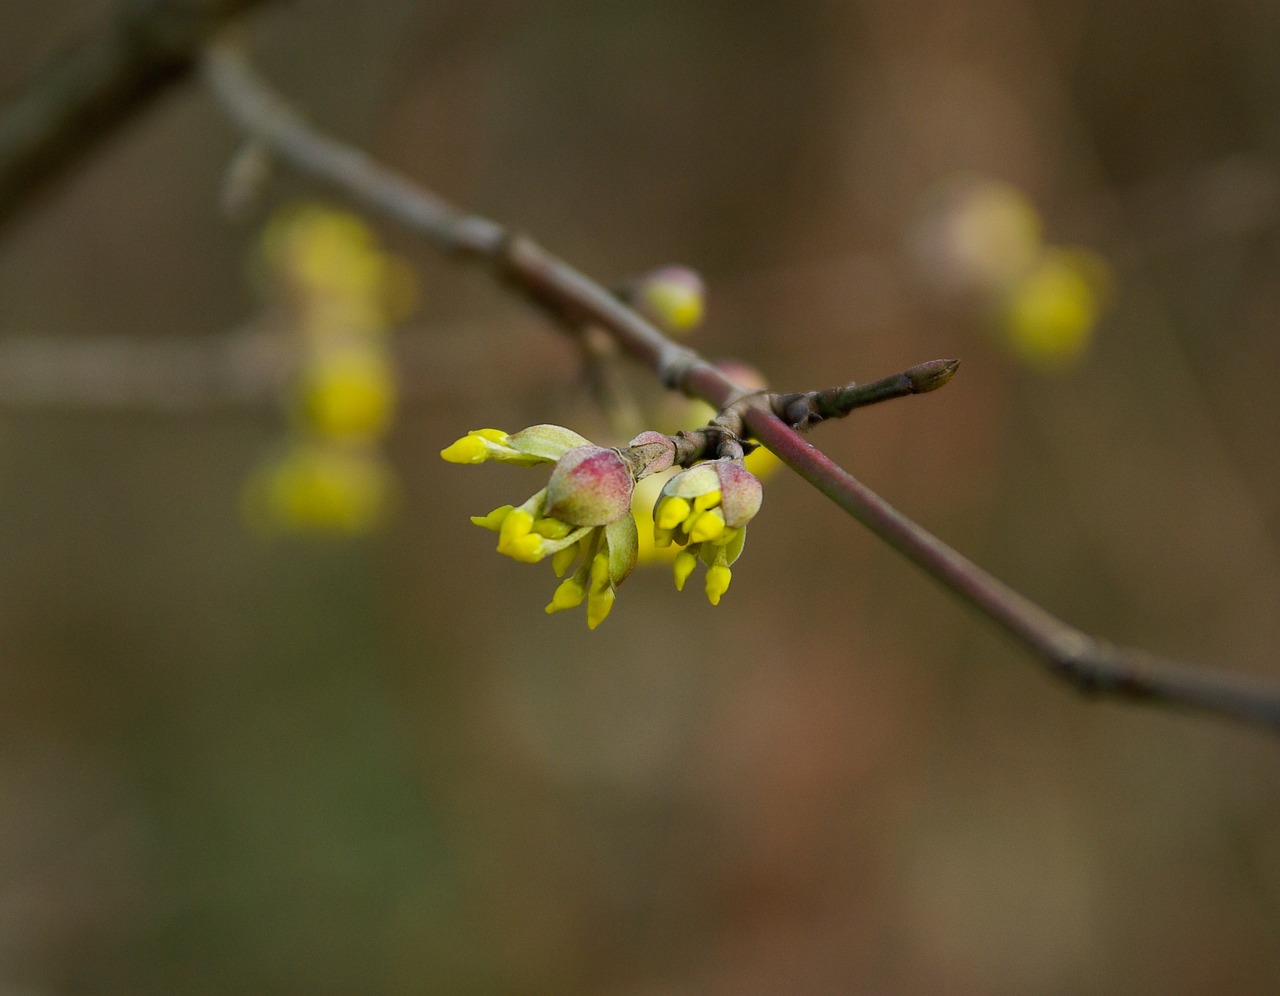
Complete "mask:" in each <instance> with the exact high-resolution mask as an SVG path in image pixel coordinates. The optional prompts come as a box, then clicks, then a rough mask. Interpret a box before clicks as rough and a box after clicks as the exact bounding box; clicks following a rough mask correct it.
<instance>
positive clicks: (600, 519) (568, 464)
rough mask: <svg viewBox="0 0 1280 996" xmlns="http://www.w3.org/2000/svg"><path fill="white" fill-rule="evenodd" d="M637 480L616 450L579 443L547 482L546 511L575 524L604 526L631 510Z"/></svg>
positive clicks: (551, 515)
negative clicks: (580, 444) (632, 495)
mask: <svg viewBox="0 0 1280 996" xmlns="http://www.w3.org/2000/svg"><path fill="white" fill-rule="evenodd" d="M634 487H635V479H634V478H633V477H632V476H631V468H630V467H628V466H627V463H626V461H625V460H623V459H622V455H621V454H620V453H619V452H618V451H617V450H610V449H605V448H604V447H603V446H591V445H588V446H577V447H574V448H573V449H571V450H569V451H568V452H567V453H565V454H564V456H562V457H561V458H560V460H559V462H558V463H557V464H556V468H555V470H553V471H552V472H551V480H549V481H548V482H547V506H546V514H547V515H548V516H550V517H551V518H555V519H560V520H561V521H563V522H568V523H572V524H573V525H575V526H605V525H608V524H609V523H610V522H614V521H616V520H618V519H620V518H621V517H622V516H624V515H626V514H628V513H629V512H630V511H631V491H632V489H633V488H634Z"/></svg>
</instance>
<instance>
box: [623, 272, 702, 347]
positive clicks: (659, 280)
mask: <svg viewBox="0 0 1280 996" xmlns="http://www.w3.org/2000/svg"><path fill="white" fill-rule="evenodd" d="M627 298H628V300H630V301H631V302H632V304H633V305H634V307H635V308H636V310H637V311H639V312H640V313H641V314H642V315H644V316H645V317H646V318H648V319H649V321H651V322H653V324H655V325H657V326H658V328H660V329H662V330H663V331H664V332H671V333H673V334H676V335H683V334H684V333H686V332H691V331H693V330H694V329H695V328H697V327H698V326H699V325H701V324H702V317H703V314H704V313H705V311H706V286H705V285H704V284H703V282H702V277H700V276H699V275H698V273H697V271H696V270H691V269H689V268H688V267H687V266H675V265H672V266H663V267H659V268H658V269H656V270H653V271H652V272H650V273H647V274H645V275H644V276H643V277H640V278H639V279H638V280H637V281H636V282H635V283H634V284H633V285H632V287H631V288H629V293H628V294H627Z"/></svg>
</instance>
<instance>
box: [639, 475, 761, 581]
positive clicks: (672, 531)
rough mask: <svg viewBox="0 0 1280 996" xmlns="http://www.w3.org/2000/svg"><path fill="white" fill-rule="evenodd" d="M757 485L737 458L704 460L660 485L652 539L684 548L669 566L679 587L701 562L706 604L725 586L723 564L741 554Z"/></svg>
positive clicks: (726, 572) (755, 504)
mask: <svg viewBox="0 0 1280 996" xmlns="http://www.w3.org/2000/svg"><path fill="white" fill-rule="evenodd" d="M762 500H763V489H762V488H761V487H760V482H759V481H758V480H757V479H756V478H755V476H754V475H752V474H751V472H750V471H748V470H747V469H746V468H745V467H744V466H743V464H742V461H740V460H728V459H721V460H707V461H705V462H703V463H700V464H697V465H695V466H694V467H691V468H690V469H688V470H685V471H681V472H680V473H679V474H676V475H675V477H673V478H671V480H669V481H667V483H666V484H665V485H663V488H662V491H661V493H660V494H659V496H658V500H657V502H656V503H655V504H654V507H653V540H654V544H655V545H656V546H659V547H664V546H670V545H672V544H677V545H679V546H682V547H684V549H682V550H681V551H680V552H679V553H677V554H676V558H675V563H674V565H673V567H674V572H675V582H676V589H677V590H680V591H683V590H684V585H685V582H686V581H687V580H688V579H689V575H691V574H692V573H693V570H694V568H695V567H696V566H697V563H698V560H699V559H701V560H702V562H703V563H705V564H706V565H707V577H706V593H707V599H708V600H709V601H710V602H711V604H712V605H718V604H720V598H721V596H722V595H724V593H725V592H726V591H727V590H728V588H729V582H730V580H731V578H732V572H731V571H730V570H729V566H730V565H731V564H732V563H733V562H734V561H735V560H737V559H738V557H739V556H741V554H742V547H743V544H744V543H745V542H746V538H747V523H748V522H750V521H751V519H752V518H754V516H755V514H756V513H757V512H758V511H759V510H760V504H761V501H762Z"/></svg>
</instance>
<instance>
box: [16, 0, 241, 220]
mask: <svg viewBox="0 0 1280 996" xmlns="http://www.w3.org/2000/svg"><path fill="white" fill-rule="evenodd" d="M265 2H266V0H185V2H183V3H174V2H173V0H134V2H121V3H119V4H118V5H117V6H118V10H117V11H116V12H115V13H114V14H113V15H112V16H111V17H110V18H109V19H108V20H107V21H106V22H104V23H102V24H99V25H97V26H95V27H94V28H93V30H92V31H90V32H89V33H87V34H86V35H84V36H83V37H82V38H80V39H78V40H77V41H76V42H74V43H73V44H72V45H70V46H69V47H68V48H66V49H65V50H63V51H62V52H60V53H59V54H58V55H56V56H55V57H53V58H52V59H50V60H49V61H48V62H47V63H46V64H45V65H44V66H43V67H42V68H41V69H40V70H39V71H38V72H36V73H35V74H34V75H33V76H32V77H31V78H30V79H29V80H28V81H27V82H26V83H25V85H23V86H22V87H21V88H20V89H19V90H18V91H17V92H15V93H14V94H13V95H12V96H11V97H10V99H9V100H8V102H7V103H5V105H4V106H3V107H2V108H0V222H3V221H5V220H7V219H8V218H9V217H11V216H12V215H13V213H14V212H15V211H16V210H17V209H18V207H19V206H20V205H22V204H23V203H24V202H25V201H26V200H27V199H28V197H29V196H30V195H31V194H32V193H33V192H34V191H35V190H36V189H38V188H39V187H41V186H42V185H44V184H45V183H47V182H48V181H49V180H51V179H52V178H53V177H54V176H56V175H57V174H59V173H60V172H62V171H63V170H65V169H66V168H67V167H68V166H70V165H71V164H72V163H73V162H75V161H76V160H78V159H79V158H80V157H81V156H83V155H84V154H85V153H87V152H88V151H89V150H90V149H92V148H93V147H94V146H95V145H96V144H97V143H98V142H99V141H100V140H101V139H103V138H105V137H106V136H107V135H109V134H110V133H111V132H112V131H114V130H115V128H116V127H117V126H118V125H120V124H121V123H122V122H124V121H125V120H126V119H128V118H129V117H131V116H132V115H133V114H134V113H136V112H137V111H139V110H141V109H142V108H143V107H145V106H146V105H147V103H148V102H149V101H150V100H151V99H152V98H154V97H155V96H157V95H158V94H159V93H160V92H161V91H162V90H164V89H165V88H166V86H167V85H168V84H170V83H173V82H175V81H176V80H178V79H181V78H182V77H183V76H184V75H186V73H187V72H188V71H190V69H191V67H192V65H193V63H194V62H195V59H196V57H197V55H198V54H199V51H200V49H201V48H202V46H203V45H204V43H205V42H206V41H207V40H208V39H209V37H210V36H212V35H213V34H214V33H215V32H216V31H217V30H218V29H220V28H221V27H222V26H223V25H224V24H225V23H226V22H227V21H228V20H229V19H231V18H232V17H235V16H236V15H238V14H241V13H244V12H245V11H247V10H248V9H250V8H251V7H256V6H260V5H261V4H263V3H265Z"/></svg>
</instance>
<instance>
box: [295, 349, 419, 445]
mask: <svg viewBox="0 0 1280 996" xmlns="http://www.w3.org/2000/svg"><path fill="white" fill-rule="evenodd" d="M297 398H298V404H297V413H298V417H299V419H300V420H301V422H302V423H303V425H304V426H305V428H307V429H309V430H311V431H313V432H315V433H318V434H319V435H322V436H331V437H334V438H341V439H350V438H361V439H370V440H373V439H378V438H380V437H381V436H382V435H384V434H385V433H386V431H387V428H388V426H389V425H390V423H391V418H392V415H393V414H394V411H395V404H396V382H395V376H394V374H393V372H392V370H391V365H390V361H389V360H388V359H387V358H386V357H385V356H383V355H382V354H381V353H380V352H379V351H376V350H369V349H361V348H353V347H344V348H340V349H333V350H329V351H327V352H326V353H324V354H323V355H322V356H320V357H318V358H317V359H316V360H315V361H314V362H313V363H311V364H309V365H308V366H307V367H306V368H305V369H304V370H303V371H302V374H301V375H300V377H299V380H298V384H297Z"/></svg>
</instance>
